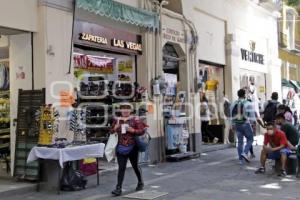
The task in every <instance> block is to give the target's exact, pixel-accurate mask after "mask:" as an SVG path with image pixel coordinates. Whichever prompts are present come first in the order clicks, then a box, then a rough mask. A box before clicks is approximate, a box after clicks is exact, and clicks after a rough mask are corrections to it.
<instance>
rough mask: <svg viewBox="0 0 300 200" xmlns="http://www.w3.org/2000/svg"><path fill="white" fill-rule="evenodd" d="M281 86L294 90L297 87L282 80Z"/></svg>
mask: <svg viewBox="0 0 300 200" xmlns="http://www.w3.org/2000/svg"><path fill="white" fill-rule="evenodd" d="M281 85H282V86H284V87H289V88H294V89H295V86H294V85H292V84H291V82H290V81H288V80H286V79H282V80H281Z"/></svg>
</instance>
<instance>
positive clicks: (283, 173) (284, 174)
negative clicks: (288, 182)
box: [278, 169, 287, 177]
mask: <svg viewBox="0 0 300 200" xmlns="http://www.w3.org/2000/svg"><path fill="white" fill-rule="evenodd" d="M278 176H283V177H285V176H287V173H286V171H285V170H283V169H282V170H280V174H278Z"/></svg>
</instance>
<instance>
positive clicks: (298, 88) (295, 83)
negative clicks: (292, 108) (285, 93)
mask: <svg viewBox="0 0 300 200" xmlns="http://www.w3.org/2000/svg"><path fill="white" fill-rule="evenodd" d="M290 83H291V84H292V85H293V86H294V88H296V89H297V90H298V91H300V87H299V85H298V83H297V81H293V80H290Z"/></svg>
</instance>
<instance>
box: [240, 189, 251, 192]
mask: <svg viewBox="0 0 300 200" xmlns="http://www.w3.org/2000/svg"><path fill="white" fill-rule="evenodd" d="M240 192H249V190H248V189H240Z"/></svg>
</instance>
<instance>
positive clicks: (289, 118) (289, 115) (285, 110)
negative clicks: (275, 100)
mask: <svg viewBox="0 0 300 200" xmlns="http://www.w3.org/2000/svg"><path fill="white" fill-rule="evenodd" d="M277 110H278V111H277V114H283V115H284V117H285V121H286V122H287V123H290V124H292V125H294V116H293V112H292V110H291V109H290V107H289V106H287V105H283V104H281V105H279V106H278V108H277Z"/></svg>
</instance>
